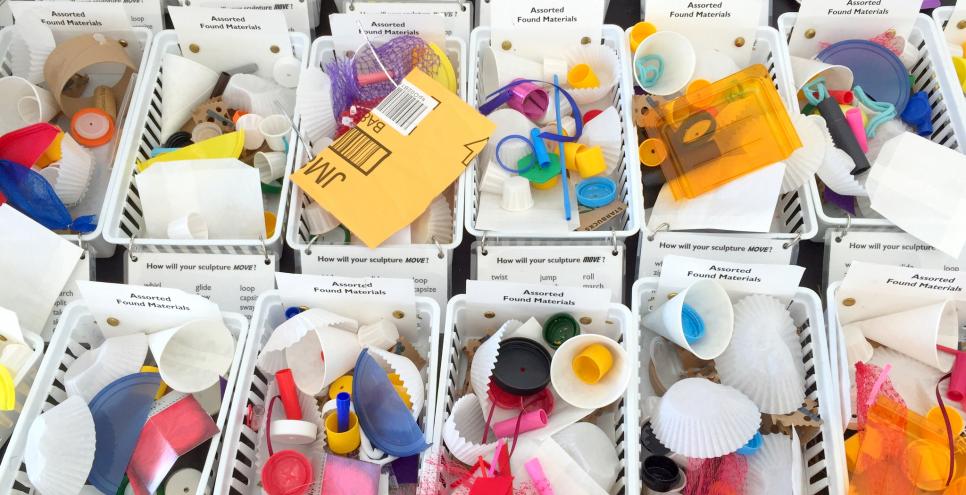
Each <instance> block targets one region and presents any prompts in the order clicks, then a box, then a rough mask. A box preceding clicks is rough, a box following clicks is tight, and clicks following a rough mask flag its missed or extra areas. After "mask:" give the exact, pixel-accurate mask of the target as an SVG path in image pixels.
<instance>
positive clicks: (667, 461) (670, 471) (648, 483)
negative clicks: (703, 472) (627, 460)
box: [641, 455, 681, 492]
mask: <svg viewBox="0 0 966 495" xmlns="http://www.w3.org/2000/svg"><path fill="white" fill-rule="evenodd" d="M641 479H642V480H643V481H644V486H645V487H647V488H648V489H650V490H654V491H657V492H668V491H671V490H672V489H673V488H674V487H675V485H677V484H678V483H679V482H680V481H681V470H680V468H678V465H677V464H675V463H674V461H672V460H671V458H670V457H666V456H663V455H652V456H650V457H648V458H647V459H644V467H643V468H641Z"/></svg>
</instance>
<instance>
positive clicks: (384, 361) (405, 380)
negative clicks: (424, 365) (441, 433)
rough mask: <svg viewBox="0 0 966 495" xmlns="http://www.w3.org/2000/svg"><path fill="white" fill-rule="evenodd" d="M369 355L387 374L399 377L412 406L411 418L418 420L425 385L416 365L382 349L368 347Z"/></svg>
mask: <svg viewBox="0 0 966 495" xmlns="http://www.w3.org/2000/svg"><path fill="white" fill-rule="evenodd" d="M369 354H370V355H371V356H372V357H373V358H375V360H376V362H377V363H379V365H380V366H382V368H383V369H384V370H386V372H387V373H395V374H397V375H399V380H400V381H401V382H402V384H403V387H406V392H407V393H408V394H409V400H410V401H411V402H412V405H413V407H412V412H413V418H417V419H418V418H419V413H420V412H421V411H422V410H423V402H424V401H425V398H426V385H425V384H424V383H423V378H422V376H420V374H419V369H418V368H416V365H415V364H413V362H412V361H410V360H409V358H407V357H405V356H400V355H399V354H393V353H391V352H389V351H384V350H382V349H375V348H372V347H370V348H369Z"/></svg>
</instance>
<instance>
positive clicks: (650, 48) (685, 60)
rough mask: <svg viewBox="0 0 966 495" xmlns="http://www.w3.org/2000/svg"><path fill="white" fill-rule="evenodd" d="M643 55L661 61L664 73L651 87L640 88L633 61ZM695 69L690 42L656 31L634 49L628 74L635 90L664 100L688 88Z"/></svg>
mask: <svg viewBox="0 0 966 495" xmlns="http://www.w3.org/2000/svg"><path fill="white" fill-rule="evenodd" d="M647 55H656V56H658V57H661V60H662V61H663V63H664V73H663V74H662V75H661V77H660V78H658V80H657V81H656V82H655V83H654V84H652V85H651V86H648V87H646V88H645V87H644V85H643V84H641V80H640V77H639V74H638V73H637V69H636V67H637V59H639V58H641V57H644V56H647ZM696 65H697V54H696V53H695V51H694V46H692V45H691V41H690V40H688V39H687V38H686V37H684V36H683V35H681V34H679V33H676V32H674V31H658V32H656V33H654V34H652V35H650V36H648V37H647V38H645V39H644V41H642V42H641V44H640V45H637V51H635V52H634V60H633V61H632V65H631V70H632V71H633V72H634V81H636V82H637V85H638V86H640V87H641V88H643V89H644V90H645V91H647V92H648V93H651V94H654V95H658V96H667V95H671V94H674V93H677V92H678V91H681V90H683V89H684V88H685V86H687V85H688V83H689V82H690V81H691V79H692V78H693V77H694V69H695V67H696Z"/></svg>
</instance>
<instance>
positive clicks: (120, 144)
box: [0, 26, 152, 258]
mask: <svg viewBox="0 0 966 495" xmlns="http://www.w3.org/2000/svg"><path fill="white" fill-rule="evenodd" d="M132 31H133V32H134V38H135V39H136V40H137V46H134V47H127V48H128V53H129V54H132V57H131V60H132V61H133V62H134V63H136V64H137V67H138V71H137V73H136V74H134V76H132V81H131V83H130V85H129V87H130V88H131V89H132V92H131V95H132V96H131V98H130V100H129V101H128V103H127V106H126V107H124V106H123V103H124V102H120V101H119V102H118V103H119V104H121V105H120V106H119V108H118V117H120V118H123V119H124V121H123V122H118V124H117V127H116V129H117V130H116V134H115V137H114V139H113V140H112V141H111V142H110V143H108V144H107V145H105V146H102V147H99V148H98V153H95V155H94V156H95V159H96V160H97V165H98V168H99V169H100V170H99V172H98V174H97V175H96V176H95V180H94V181H92V183H91V189H90V191H89V194H88V196H87V197H86V198H85V199H84V201H82V202H81V204H79V205H77V206H75V207H74V208H70V210H69V211H70V213H71V216H72V217H77V216H79V215H96V216H97V227H96V228H95V229H94V231H93V232H90V233H87V234H82V235H78V234H61V237H63V238H64V239H66V240H68V241H70V242H73V243H75V244H80V245H82V246H83V247H85V248H90V250H91V251H92V252H93V253H94V255H95V256H96V257H98V258H108V257H110V256H111V255H113V254H114V249H115V246H114V245H113V244H109V243H107V242H104V240H103V238H102V237H101V234H102V232H103V231H104V223H105V217H106V216H107V209H108V205H109V204H110V202H111V198H112V197H114V196H115V195H116V191H117V187H118V182H119V179H118V175H119V174H120V170H121V168H122V167H121V166H120V164H121V163H122V161H121V159H122V156H123V153H121V152H120V150H122V149H124V144H125V143H126V141H127V140H128V139H130V134H131V128H130V127H131V126H130V119H128V118H127V117H130V115H131V110H132V109H133V108H134V105H133V101H134V96H133V95H135V94H137V91H138V88H139V87H140V85H141V80H142V79H143V74H144V68H145V67H146V66H147V60H148V52H149V51H150V48H151V39H152V34H151V30H150V29H147V28H132ZM78 34H81V33H78ZM13 39H14V32H13V27H12V26H7V27H5V28H3V30H0V77H6V76H9V75H11V74H12V64H11V58H12V57H13V50H14V47H13V43H12V42H13ZM99 72H100V71H98V70H96V68H95V70H92V71H91V72H90V73H89V75H90V76H91V77H92V82H96V81H97V79H98V78H104V79H105V80H117V75H116V74H110V73H106V74H100V73H99ZM94 86H95V84H89V85H88V87H90V88H93V87H94ZM125 114H126V116H125ZM115 144H117V148H116V150H115V151H114V152H113V155H110V156H108V157H105V156H104V155H105V154H106V150H108V149H112V147H113V146H114V145H115ZM101 149H103V150H105V151H101Z"/></svg>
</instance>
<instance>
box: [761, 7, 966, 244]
mask: <svg viewBox="0 0 966 495" xmlns="http://www.w3.org/2000/svg"><path fill="white" fill-rule="evenodd" d="M797 19H798V14H797V13H794V12H790V13H786V14H782V15H781V16H779V17H778V30H779V31H780V32H781V33H782V35H783V36H784V37H785V39H786V40H787V39H788V38H789V37H790V36H791V33H792V30H793V29H794V28H795V21H796V20H797ZM907 41H908V42H909V43H910V44H911V45H912V46H914V47H916V49H918V50H919V56H918V60H917V61H916V63H915V65H914V66H913V68H912V71H911V74H912V76H913V83H912V90H913V91H914V92H918V91H925V92H926V94H927V95H929V105H930V106H931V107H932V125H933V129H934V130H933V133H932V136H930V137H929V139H931V140H932V141H933V142H935V143H938V144H941V145H943V146H946V147H948V148H952V149H954V150H960V151H961V146H960V143H961V142H963V140H964V139H966V121H964V119H963V117H962V108H963V103H961V102H962V100H963V97H962V90H961V89H960V86H959V84H956V80H955V79H956V78H955V72H954V71H953V69H952V66H951V65H950V61H949V55H948V51H947V50H946V45H945V41H943V39H942V35H941V34H940V33H939V30H938V29H936V24H935V23H934V22H933V21H932V20H931V19H929V17H927V16H926V15H925V14H919V16H918V17H917V18H916V23H915V25H914V26H913V28H912V32H911V33H910V34H909V39H908V40H907ZM786 49H787V46H786ZM793 104H794V105H795V106H794V108H795V109H796V110H797V109H798V102H797V100H795V101H794V102H793ZM808 192H809V196H811V201H812V202H813V203H814V204H815V210H816V214H817V215H818V224H819V227H818V228H819V234H818V239H820V240H824V239H825V231H826V230H827V229H830V228H832V229H840V228H846V227H847V226H849V225H851V226H852V227H894V225H893V224H892V222H890V221H888V220H886V219H883V218H849V217H848V216H847V215H845V214H844V212H842V211H839V210H835V209H828V210H826V209H825V206H824V205H823V204H822V198H821V194H820V193H819V190H818V184H817V183H816V182H815V180H814V179H813V180H812V181H810V182H809V183H808Z"/></svg>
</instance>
